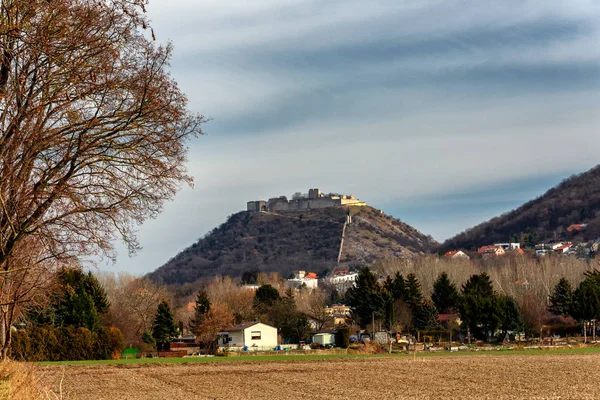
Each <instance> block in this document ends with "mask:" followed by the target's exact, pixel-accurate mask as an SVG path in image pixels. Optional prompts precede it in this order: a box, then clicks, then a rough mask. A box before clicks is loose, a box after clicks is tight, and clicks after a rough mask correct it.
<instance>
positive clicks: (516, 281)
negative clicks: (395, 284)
mask: <svg viewBox="0 0 600 400" xmlns="http://www.w3.org/2000/svg"><path fill="white" fill-rule="evenodd" d="M597 267H598V265H597V264H588V263H587V262H586V261H582V260H577V259H576V258H573V257H563V256H556V257H540V258H529V257H524V256H505V257H498V258H497V259H490V260H478V261H468V260H457V259H454V260H447V259H443V258H438V257H437V256H428V257H418V258H411V259H402V258H396V259H389V260H382V261H379V262H377V263H376V264H375V265H374V267H373V270H374V271H376V272H378V273H379V274H380V275H381V276H388V275H389V276H394V274H395V273H396V272H400V273H402V274H403V275H404V276H407V275H408V274H410V273H413V274H415V276H416V277H417V279H418V280H419V282H420V283H421V286H422V289H423V295H424V296H426V297H430V296H431V293H432V291H433V283H434V282H435V280H436V279H437V277H438V276H439V275H440V273H442V272H446V273H447V274H448V277H449V278H450V280H451V281H452V282H454V283H455V284H456V285H458V287H459V288H460V287H461V286H462V284H463V283H465V282H466V281H467V280H468V279H469V277H470V276H471V275H474V274H479V273H481V272H486V273H487V274H488V275H489V276H490V278H491V280H492V282H493V283H494V289H495V290H496V291H497V292H498V293H500V294H503V295H508V296H511V297H513V298H515V299H519V298H521V297H522V296H524V295H529V296H532V297H534V298H536V299H537V300H539V301H540V303H543V304H546V302H547V299H548V296H550V294H551V293H552V289H553V288H554V286H555V285H556V284H557V283H558V281H559V280H560V278H563V277H564V278H566V279H567V280H569V282H570V283H571V285H573V286H577V285H578V284H579V283H580V282H581V281H582V280H583V278H584V272H586V271H589V270H591V269H593V268H597Z"/></svg>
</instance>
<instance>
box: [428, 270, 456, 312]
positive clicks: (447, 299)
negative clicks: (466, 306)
mask: <svg viewBox="0 0 600 400" xmlns="http://www.w3.org/2000/svg"><path fill="white" fill-rule="evenodd" d="M458 297H459V296H458V290H457V289H456V285H455V284H454V283H452V282H450V279H449V278H448V274H447V273H446V272H442V273H441V274H440V276H439V277H438V278H437V280H436V281H435V283H434V284H433V294H432V295H431V300H432V301H433V304H434V305H435V307H436V308H437V310H438V311H439V312H440V314H448V313H453V312H456V310H457V308H458Z"/></svg>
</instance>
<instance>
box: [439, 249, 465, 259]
mask: <svg viewBox="0 0 600 400" xmlns="http://www.w3.org/2000/svg"><path fill="white" fill-rule="evenodd" d="M444 257H445V258H462V259H464V260H470V259H471V257H469V256H468V255H467V254H466V253H465V252H464V251H462V250H452V251H449V252H447V253H446V254H444Z"/></svg>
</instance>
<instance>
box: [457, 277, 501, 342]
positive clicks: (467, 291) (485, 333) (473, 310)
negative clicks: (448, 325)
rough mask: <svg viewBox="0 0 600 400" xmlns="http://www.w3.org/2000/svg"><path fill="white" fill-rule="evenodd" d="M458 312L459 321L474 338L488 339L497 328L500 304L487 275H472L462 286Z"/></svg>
mask: <svg viewBox="0 0 600 400" xmlns="http://www.w3.org/2000/svg"><path fill="white" fill-rule="evenodd" d="M459 311H460V316H461V319H462V320H463V321H464V323H465V324H466V325H467V326H468V327H469V329H470V330H471V332H472V333H473V334H474V335H476V336H479V337H484V338H489V336H490V335H491V334H492V333H494V331H495V330H496V328H498V325H499V324H500V317H501V308H500V302H499V299H498V296H497V295H496V293H495V292H494V288H493V286H492V282H491V280H490V277H489V275H488V274H486V273H485V272H482V273H481V274H479V275H472V276H471V277H470V278H469V280H468V281H467V282H466V283H465V284H464V285H463V287H462V296H461V301H460V305H459Z"/></svg>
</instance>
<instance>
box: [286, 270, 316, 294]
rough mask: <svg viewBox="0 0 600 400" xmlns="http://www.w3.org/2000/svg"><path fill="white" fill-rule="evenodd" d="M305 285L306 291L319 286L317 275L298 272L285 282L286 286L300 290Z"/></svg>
mask: <svg viewBox="0 0 600 400" xmlns="http://www.w3.org/2000/svg"><path fill="white" fill-rule="evenodd" d="M303 285H305V286H306V287H307V288H308V289H311V290H312V289H316V288H317V287H318V286H319V279H318V277H317V274H315V273H314V272H309V273H308V274H307V273H306V271H298V272H296V273H295V274H294V277H293V278H291V279H288V280H287V286H288V287H291V288H294V289H300V288H301V287H302V286H303Z"/></svg>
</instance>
